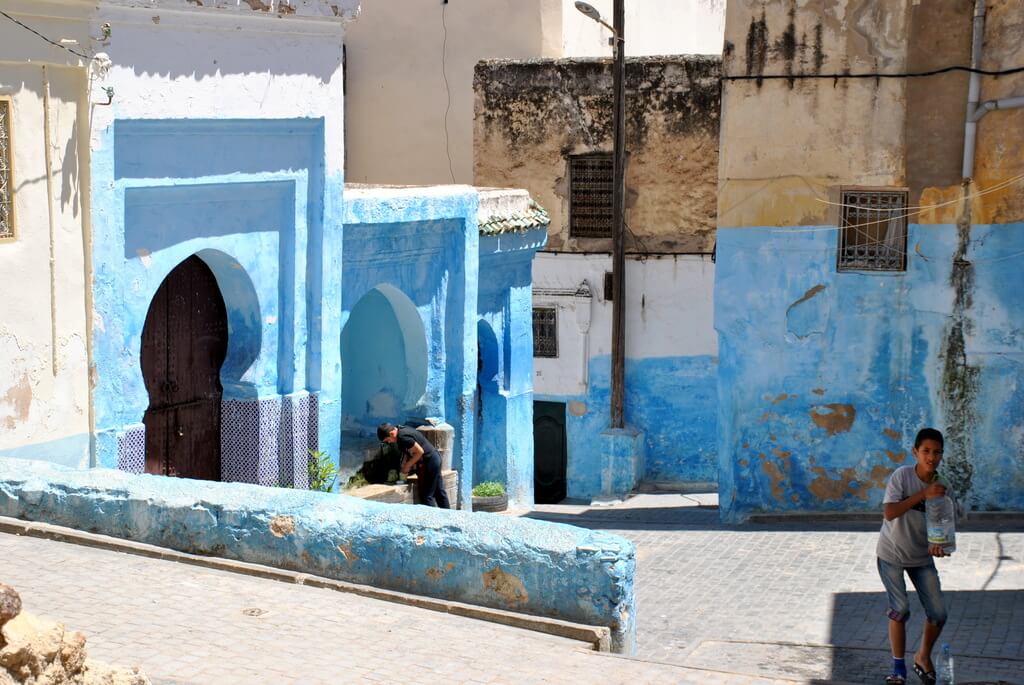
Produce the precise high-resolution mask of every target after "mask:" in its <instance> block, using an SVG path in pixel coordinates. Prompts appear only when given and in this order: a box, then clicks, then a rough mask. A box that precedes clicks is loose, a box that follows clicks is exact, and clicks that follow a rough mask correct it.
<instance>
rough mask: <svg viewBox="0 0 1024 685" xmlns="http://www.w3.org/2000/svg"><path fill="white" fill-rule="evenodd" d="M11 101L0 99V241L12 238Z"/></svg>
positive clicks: (12, 162) (12, 156)
mask: <svg viewBox="0 0 1024 685" xmlns="http://www.w3.org/2000/svg"><path fill="white" fill-rule="evenodd" d="M11 112H12V107H11V99H10V98H4V97H0V240H10V239H12V238H14V153H13V150H12V148H13V144H12V142H11V140H12V137H13V133H12V128H13V122H12V121H11Z"/></svg>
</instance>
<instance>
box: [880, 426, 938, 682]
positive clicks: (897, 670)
mask: <svg viewBox="0 0 1024 685" xmlns="http://www.w3.org/2000/svg"><path fill="white" fill-rule="evenodd" d="M943 442H944V441H943V438H942V433H940V432H939V431H937V430H935V429H934V428H923V429H921V431H919V432H918V434H917V437H916V438H915V440H914V450H913V454H914V461H915V464H914V465H913V466H901V467H900V468H898V469H896V470H895V471H894V472H893V474H892V475H891V476H890V477H889V484H888V485H887V487H886V489H885V499H884V500H883V501H884V510H883V511H884V517H885V520H884V522H883V523H882V530H881V533H880V535H879V536H878V546H877V548H876V554H877V555H878V574H879V575H880V576H881V578H882V585H884V586H885V593H886V595H887V597H888V601H889V610H888V612H887V613H888V616H889V643H890V645H891V646H892V673H891V674H890V675H889V676H888V677H887V678H886V679H885V682H886V683H887V684H888V685H903V683H905V682H906V679H907V665H906V662H905V661H904V654H905V650H906V641H907V630H906V624H907V619H908V618H909V617H910V603H909V601H908V599H907V585H906V581H905V578H904V573H905V574H906V575H908V576H910V581H911V582H912V583H913V584H914V588H915V589H917V596H918V598H919V599H920V600H921V605H922V607H923V608H924V613H925V618H926V621H925V625H924V635H922V637H921V648H920V649H919V650H918V651H917V652H916V653H915V654H914V658H913V668H914V673H916V674H917V677H918V678H920V680H921V682H922V683H923V684H924V685H934V683H935V666H934V664H933V663H932V648H933V647H934V646H935V641H936V640H937V639H938V638H939V634H940V633H941V632H942V626H943V624H945V622H946V605H945V602H944V601H943V598H942V587H941V585H940V584H939V572H938V570H937V569H936V568H935V562H934V560H933V559H932V557H943V556H946V553H945V551H944V550H943V549H942V547H941V546H940V545H929V544H928V533H927V525H926V521H925V509H924V502H925V500H926V499H930V498H932V497H941V496H943V495H945V494H946V486H945V485H943V484H942V483H940V482H938V481H937V477H938V474H937V473H936V469H938V466H939V463H940V462H941V461H942V448H943Z"/></svg>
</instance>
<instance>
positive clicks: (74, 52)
mask: <svg viewBox="0 0 1024 685" xmlns="http://www.w3.org/2000/svg"><path fill="white" fill-rule="evenodd" d="M0 15H3V16H4V17H6V18H7V19H9V20H10V21H13V22H14V23H15V24H17V25H18V26H20V27H21V28H23V29H25V30H26V31H30V32H31V33H34V34H36V35H37V36H39V37H40V38H42V39H43V40H45V41H46V42H47V43H49V44H50V45H52V46H54V47H57V48H60V49H61V50H67V51H68V52H70V53H71V54H72V55H74V56H75V57H81V58H82V59H84V60H89V59H91V58H90V57H89V56H88V55H83V54H82V53H80V52H76V51H75V50H72V49H71V48H69V47H68V46H66V45H61V44H60V43H57V42H56V41H52V40H50V39H49V38H47V37H46V36H44V35H43V34H41V33H39V32H38V31H36V30H35V29H34V28H32V27H31V26H28V25H26V24H23V23H21V22H20V21H18V20H17V19H15V18H14V17H12V16H11V15H9V14H7V12H4V11H3V10H0Z"/></svg>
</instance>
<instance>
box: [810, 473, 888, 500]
mask: <svg viewBox="0 0 1024 685" xmlns="http://www.w3.org/2000/svg"><path fill="white" fill-rule="evenodd" d="M811 471H812V472H813V473H815V474H817V478H815V479H814V480H812V481H811V482H810V484H809V485H808V489H809V490H810V491H811V494H813V495H814V496H815V497H817V498H818V499H820V500H822V501H824V502H829V501H834V502H837V501H841V500H843V499H846V498H847V497H849V496H850V495H852V496H854V497H856V498H857V499H860V500H862V501H867V499H868V497H869V496H870V494H871V491H872V489H884V488H885V481H886V479H887V478H888V477H889V474H891V473H892V469H888V468H886V467H885V466H875V467H874V468H872V469H871V473H870V475H868V476H867V477H866V478H865V477H862V476H861V475H860V474H859V473H858V471H857V469H855V468H844V469H839V470H838V477H837V478H832V477H831V476H830V475H829V471H828V470H827V469H825V468H824V467H821V466H812V467H811Z"/></svg>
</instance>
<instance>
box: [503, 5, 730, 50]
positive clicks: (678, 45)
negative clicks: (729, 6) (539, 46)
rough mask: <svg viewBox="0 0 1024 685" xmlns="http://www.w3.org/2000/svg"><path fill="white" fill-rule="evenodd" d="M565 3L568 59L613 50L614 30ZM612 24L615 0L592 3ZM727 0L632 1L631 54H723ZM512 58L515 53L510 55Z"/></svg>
mask: <svg viewBox="0 0 1024 685" xmlns="http://www.w3.org/2000/svg"><path fill="white" fill-rule="evenodd" d="M558 1H559V2H561V3H562V7H563V9H562V17H563V24H562V53H561V56H562V57H596V56H601V55H609V54H611V48H610V47H609V46H608V37H609V36H610V35H611V32H610V31H609V30H608V29H606V28H604V27H603V26H601V25H600V24H597V23H595V22H594V21H592V20H591V19H589V18H587V17H585V16H583V15H582V14H581V13H580V12H578V11H577V10H576V8H575V7H574V6H573V0H558ZM590 4H591V5H593V6H594V7H596V8H597V10H598V11H599V12H600V13H601V16H602V17H604V19H605V21H607V22H608V23H609V24H610V23H612V4H613V3H612V0H594V2H592V3H590ZM725 4H726V3H725V0H692V1H691V2H679V1H678V0H644V1H643V2H627V3H626V6H625V10H626V12H625V24H626V26H625V29H626V30H625V36H626V54H627V55H675V54H680V53H690V54H697V55H717V54H720V53H721V52H722V34H723V32H724V31H725ZM509 56H511V55H509Z"/></svg>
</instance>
